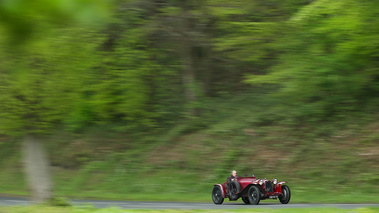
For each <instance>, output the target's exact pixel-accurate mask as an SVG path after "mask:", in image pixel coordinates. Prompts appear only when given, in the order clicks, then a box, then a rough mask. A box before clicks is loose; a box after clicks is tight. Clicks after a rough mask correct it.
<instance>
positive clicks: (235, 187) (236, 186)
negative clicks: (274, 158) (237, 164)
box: [212, 175, 291, 205]
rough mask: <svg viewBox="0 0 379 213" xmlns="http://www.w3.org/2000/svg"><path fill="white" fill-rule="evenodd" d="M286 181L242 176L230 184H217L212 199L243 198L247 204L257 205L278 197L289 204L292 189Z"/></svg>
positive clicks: (214, 200) (218, 200)
mask: <svg viewBox="0 0 379 213" xmlns="http://www.w3.org/2000/svg"><path fill="white" fill-rule="evenodd" d="M284 183H287V182H285V181H281V182H278V180H277V179H276V178H274V179H273V180H272V181H270V180H267V179H266V178H265V179H259V178H255V176H254V175H253V176H252V177H247V175H245V177H240V176H237V177H236V179H235V180H234V181H232V182H230V183H229V184H228V183H227V182H224V183H222V184H215V185H214V188H213V191H212V200H213V202H214V203H215V204H222V203H223V202H224V199H225V198H229V201H236V200H238V199H239V198H242V200H243V202H244V203H245V204H252V205H256V204H258V203H259V202H260V201H261V200H265V199H278V198H279V200H280V202H281V203H282V204H287V203H288V202H289V201H290V199H291V191H290V188H289V187H288V186H287V185H283V184H284Z"/></svg>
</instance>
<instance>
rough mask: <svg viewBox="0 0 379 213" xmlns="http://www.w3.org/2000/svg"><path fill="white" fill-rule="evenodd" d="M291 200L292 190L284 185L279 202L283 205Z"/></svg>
mask: <svg viewBox="0 0 379 213" xmlns="http://www.w3.org/2000/svg"><path fill="white" fill-rule="evenodd" d="M290 199H291V190H290V187H288V186H286V185H283V186H282V195H280V196H279V200H280V202H281V203H282V204H287V203H289V202H290Z"/></svg>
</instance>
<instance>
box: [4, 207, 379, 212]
mask: <svg viewBox="0 0 379 213" xmlns="http://www.w3.org/2000/svg"><path fill="white" fill-rule="evenodd" d="M25 212H27V213H140V212H148V213H176V212H182V213H216V212H217V213H251V212H252V213H285V212H293V213H303V212H305V213H307V212H309V213H376V212H379V208H358V209H337V208H304V209H303V208H299V209H266V208H257V209H233V210H225V209H212V210H206V209H199V210H183V209H170V210H149V209H138V210H131V209H119V208H104V209H96V208H93V207H91V206H86V207H50V206H26V207H24V206H23V207H0V213H25Z"/></svg>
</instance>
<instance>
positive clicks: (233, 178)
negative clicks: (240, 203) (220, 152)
mask: <svg viewBox="0 0 379 213" xmlns="http://www.w3.org/2000/svg"><path fill="white" fill-rule="evenodd" d="M236 178H237V171H236V170H233V171H232V172H231V173H230V176H229V177H228V178H227V179H226V182H227V184H228V189H230V184H231V183H232V181H234V180H235V179H236ZM228 191H229V195H230V196H232V194H231V191H230V190H228Z"/></svg>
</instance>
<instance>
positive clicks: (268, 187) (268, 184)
mask: <svg viewBox="0 0 379 213" xmlns="http://www.w3.org/2000/svg"><path fill="white" fill-rule="evenodd" d="M265 188H266V192H272V183H271V181H267V182H266V185H265Z"/></svg>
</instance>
